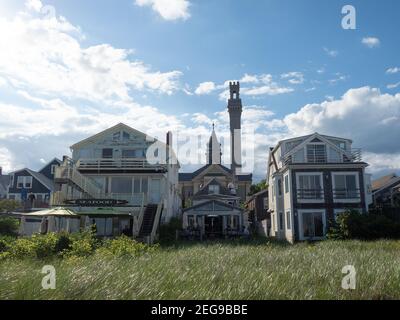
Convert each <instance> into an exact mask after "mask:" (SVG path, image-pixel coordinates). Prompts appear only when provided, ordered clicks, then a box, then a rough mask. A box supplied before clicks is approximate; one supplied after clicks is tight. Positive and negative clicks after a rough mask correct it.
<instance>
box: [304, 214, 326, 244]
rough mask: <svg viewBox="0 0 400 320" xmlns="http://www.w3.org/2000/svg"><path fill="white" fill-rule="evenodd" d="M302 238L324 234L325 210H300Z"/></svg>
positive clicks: (321, 236) (320, 236)
mask: <svg viewBox="0 0 400 320" xmlns="http://www.w3.org/2000/svg"><path fill="white" fill-rule="evenodd" d="M302 220H303V221H302V226H303V234H302V236H303V239H308V238H316V239H318V238H323V237H324V236H325V212H322V211H320V212H302Z"/></svg>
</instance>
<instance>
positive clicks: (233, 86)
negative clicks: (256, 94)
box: [229, 81, 240, 100]
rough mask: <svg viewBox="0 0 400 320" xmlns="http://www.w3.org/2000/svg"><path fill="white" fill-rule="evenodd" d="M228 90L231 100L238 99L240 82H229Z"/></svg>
mask: <svg viewBox="0 0 400 320" xmlns="http://www.w3.org/2000/svg"><path fill="white" fill-rule="evenodd" d="M229 92H230V99H231V100H236V99H240V83H239V81H237V82H235V81H233V82H229Z"/></svg>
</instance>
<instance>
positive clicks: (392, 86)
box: [386, 82, 400, 89]
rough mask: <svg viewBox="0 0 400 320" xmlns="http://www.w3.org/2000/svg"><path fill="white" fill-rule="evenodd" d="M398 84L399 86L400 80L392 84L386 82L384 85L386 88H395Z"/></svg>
mask: <svg viewBox="0 0 400 320" xmlns="http://www.w3.org/2000/svg"><path fill="white" fill-rule="evenodd" d="M398 86H400V82H397V83H393V84H388V85H387V86H386V87H387V88H388V89H396V88H397V87H398Z"/></svg>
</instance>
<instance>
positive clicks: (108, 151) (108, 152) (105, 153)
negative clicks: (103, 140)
mask: <svg viewBox="0 0 400 320" xmlns="http://www.w3.org/2000/svg"><path fill="white" fill-rule="evenodd" d="M102 155H103V159H110V158H112V157H113V149H110V148H106V149H103V153H102Z"/></svg>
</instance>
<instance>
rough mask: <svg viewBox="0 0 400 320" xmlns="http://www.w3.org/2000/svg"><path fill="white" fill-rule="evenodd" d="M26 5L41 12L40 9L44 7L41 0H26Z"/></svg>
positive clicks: (29, 8)
mask: <svg viewBox="0 0 400 320" xmlns="http://www.w3.org/2000/svg"><path fill="white" fill-rule="evenodd" d="M25 6H26V7H27V9H28V10H33V11H36V12H40V10H41V9H42V8H43V4H42V2H41V1H40V0H27V1H26V2H25Z"/></svg>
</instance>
